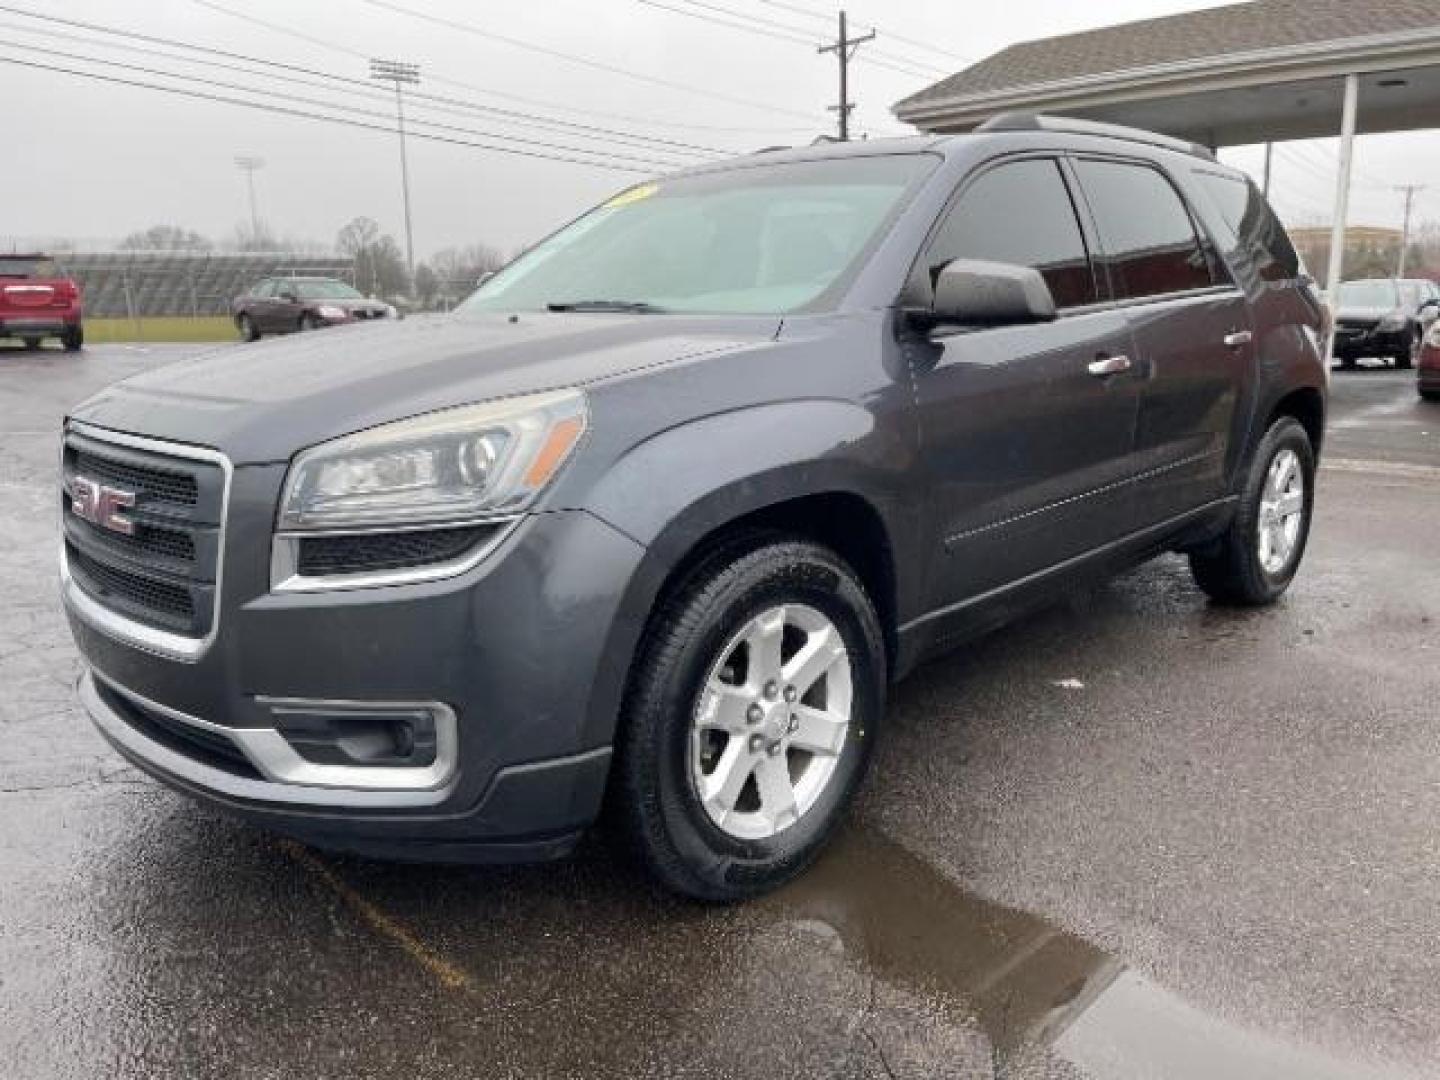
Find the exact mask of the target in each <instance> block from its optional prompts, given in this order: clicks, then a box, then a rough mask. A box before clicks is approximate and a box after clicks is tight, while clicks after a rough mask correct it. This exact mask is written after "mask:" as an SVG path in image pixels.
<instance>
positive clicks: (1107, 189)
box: [1075, 160, 1215, 299]
mask: <svg viewBox="0 0 1440 1080" xmlns="http://www.w3.org/2000/svg"><path fill="white" fill-rule="evenodd" d="M1075 168H1076V170H1077V171H1078V172H1079V174H1080V184H1081V186H1082V187H1083V188H1084V189H1085V198H1086V199H1087V200H1088V201H1089V203H1090V209H1091V211H1092V212H1093V213H1094V215H1095V227H1096V228H1097V229H1098V230H1099V231H1100V243H1101V244H1102V245H1103V246H1104V248H1105V252H1106V260H1107V262H1108V264H1109V266H1110V280H1111V284H1112V286H1113V287H1114V290H1115V295H1116V297H1117V299H1135V298H1140V297H1146V296H1161V295H1163V294H1165V293H1175V292H1185V291H1187V290H1190V289H1204V288H1208V287H1209V286H1211V285H1213V284H1215V281H1214V279H1213V278H1212V277H1211V265H1210V259H1209V258H1208V257H1207V256H1206V254H1205V248H1204V246H1203V245H1202V244H1201V243H1200V238H1199V237H1198V236H1197V235H1196V233H1195V223H1194V222H1193V221H1191V220H1190V212H1189V211H1188V210H1186V209H1185V204H1184V203H1182V202H1181V201H1180V195H1179V194H1178V193H1177V192H1176V190H1175V188H1174V187H1173V186H1172V185H1171V183H1170V181H1169V180H1167V179H1166V178H1165V176H1164V175H1163V174H1162V173H1160V172H1158V171H1157V170H1155V169H1152V168H1150V167H1148V166H1145V165H1129V164H1125V163H1124V162H1117V161H1092V160H1080V161H1077V162H1076V163H1075Z"/></svg>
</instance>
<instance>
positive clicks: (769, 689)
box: [765, 682, 780, 701]
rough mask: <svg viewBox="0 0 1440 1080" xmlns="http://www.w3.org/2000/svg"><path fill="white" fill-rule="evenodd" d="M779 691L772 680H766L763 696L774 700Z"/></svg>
mask: <svg viewBox="0 0 1440 1080" xmlns="http://www.w3.org/2000/svg"><path fill="white" fill-rule="evenodd" d="M779 693H780V688H779V687H778V686H776V685H775V684H774V683H773V682H767V683H766V684H765V696H766V697H767V698H769V699H770V700H771V701H774V700H775V698H776V697H777V696H778V695H779Z"/></svg>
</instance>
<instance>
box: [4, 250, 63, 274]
mask: <svg viewBox="0 0 1440 1080" xmlns="http://www.w3.org/2000/svg"><path fill="white" fill-rule="evenodd" d="M59 276H60V271H59V269H58V268H57V267H56V266H55V262H54V260H53V259H17V258H15V257H13V256H6V255H0V277H22V278H24V277H38V278H52V277H59Z"/></svg>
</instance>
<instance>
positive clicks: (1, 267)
mask: <svg viewBox="0 0 1440 1080" xmlns="http://www.w3.org/2000/svg"><path fill="white" fill-rule="evenodd" d="M47 337H53V338H59V339H60V344H61V345H62V346H64V348H65V351H66V352H78V351H79V350H80V349H81V347H82V346H84V344H85V329H84V313H83V311H82V310H81V303H80V286H79V285H77V284H76V283H75V281H74V279H73V278H70V277H67V276H66V275H64V274H63V273H61V272H60V269H59V267H57V266H56V265H55V261H54V260H53V259H51V258H50V257H49V256H46V255H0V338H19V339H20V340H21V341H23V342H24V343H25V347H26V348H27V349H38V348H39V347H40V346H41V344H42V343H43V342H44V340H45V339H46V338H47Z"/></svg>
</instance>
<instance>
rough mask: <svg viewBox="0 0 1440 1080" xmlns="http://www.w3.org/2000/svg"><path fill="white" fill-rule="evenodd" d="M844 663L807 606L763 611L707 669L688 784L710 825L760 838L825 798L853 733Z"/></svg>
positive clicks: (829, 627) (843, 654)
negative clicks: (846, 742) (851, 731)
mask: <svg viewBox="0 0 1440 1080" xmlns="http://www.w3.org/2000/svg"><path fill="white" fill-rule="evenodd" d="M851 706H852V684H851V661H850V656H849V654H848V652H847V651H846V648H845V643H844V640H843V639H842V638H841V636H840V631H839V629H838V628H837V627H836V626H835V624H834V623H833V622H831V621H830V619H828V618H827V617H826V616H825V615H823V614H821V613H820V612H819V611H817V610H816V609H815V608H813V607H810V606H808V605H805V604H784V605H778V606H775V607H771V608H768V609H767V610H765V611H763V612H761V613H760V614H759V615H756V616H755V617H754V618H753V619H751V620H750V621H749V622H747V623H746V624H745V626H743V627H742V628H741V629H740V631H739V632H738V633H736V634H735V635H734V636H733V637H732V638H731V639H730V640H729V642H727V643H726V645H725V646H724V648H723V649H721V650H720V654H719V656H718V657H717V658H716V660H715V662H714V664H712V666H711V668H710V671H709V674H708V676H707V677H706V680H705V684H704V687H703V688H702V690H701V692H700V695H699V700H698V701H697V703H696V707H695V715H694V720H693V722H692V725H691V732H690V748H689V758H690V779H691V782H692V784H693V785H694V790H695V793H696V795H697V797H698V798H699V800H700V803H701V805H702V806H703V807H704V808H705V813H706V815H707V816H708V817H709V818H710V821H711V822H712V823H713V824H714V825H715V826H716V827H717V828H719V829H720V830H721V831H723V832H725V833H726V834H727V835H729V836H732V837H735V838H736V839H741V840H763V839H766V838H768V837H771V836H774V835H775V834H776V833H779V832H781V831H783V830H785V829H787V828H789V827H790V826H792V825H794V824H795V823H796V822H797V821H799V820H800V819H801V818H802V817H803V816H804V815H805V814H806V812H807V811H809V810H810V809H811V807H813V806H814V805H815V803H816V801H817V800H818V799H819V798H820V796H821V795H822V794H823V793H824V791H825V789H826V787H827V786H828V785H829V783H830V780H831V779H832V777H833V776H834V775H835V767H836V764H837V763H838V762H839V760H840V755H841V752H842V751H843V750H844V748H845V740H846V737H847V734H848V732H849V730H850V719H851Z"/></svg>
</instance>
